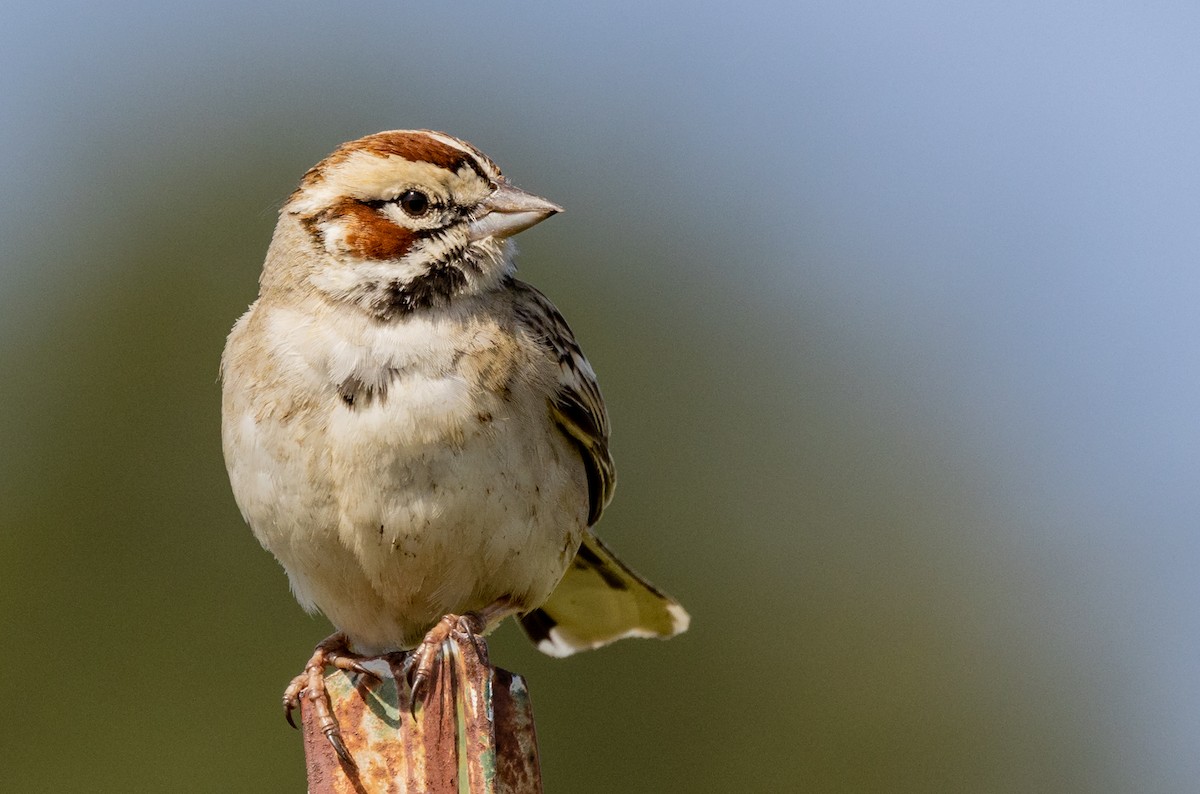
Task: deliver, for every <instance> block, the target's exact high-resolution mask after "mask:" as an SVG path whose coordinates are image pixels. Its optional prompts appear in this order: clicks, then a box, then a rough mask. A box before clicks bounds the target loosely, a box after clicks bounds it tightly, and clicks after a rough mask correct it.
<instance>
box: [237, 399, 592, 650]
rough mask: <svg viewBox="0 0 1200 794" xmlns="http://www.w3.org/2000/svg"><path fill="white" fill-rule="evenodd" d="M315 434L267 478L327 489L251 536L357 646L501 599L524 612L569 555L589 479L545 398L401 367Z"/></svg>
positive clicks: (582, 520) (417, 635)
mask: <svg viewBox="0 0 1200 794" xmlns="http://www.w3.org/2000/svg"><path fill="white" fill-rule="evenodd" d="M523 397H525V398H524V399H523ZM323 435H324V439H323V441H324V443H323V444H321V447H322V448H323V449H324V450H325V454H324V456H323V458H322V459H320V460H316V461H315V465H314V461H313V459H311V458H309V459H308V461H307V462H306V463H303V464H301V465H293V466H290V467H289V466H283V467H281V468H280V470H278V471H277V472H276V477H275V479H276V483H277V485H278V487H279V489H280V491H281V492H284V493H294V492H297V491H303V490H304V488H305V487H306V484H307V483H315V484H316V485H317V487H316V488H315V491H316V492H317V493H324V494H326V495H327V498H326V499H325V500H324V502H322V503H312V504H310V505H309V506H308V507H306V508H301V509H299V510H297V511H295V515H292V516H285V517H284V519H285V520H290V521H292V522H294V524H293V526H292V527H291V528H290V529H289V531H286V532H283V533H280V537H278V538H276V539H277V540H279V541H280V542H279V543H271V542H268V540H265V539H264V538H263V535H262V533H260V540H263V542H264V544H265V545H268V547H269V548H270V549H271V551H273V552H274V553H275V554H276V556H277V557H278V558H279V559H280V561H281V562H282V563H283V565H284V567H285V568H286V569H287V571H288V574H289V577H290V579H291V581H292V586H293V589H294V590H295V591H296V594H297V596H298V597H299V598H300V600H301V601H302V602H308V603H310V604H313V605H315V606H317V607H318V608H320V609H321V611H323V612H324V613H325V614H326V615H327V616H328V617H329V619H330V620H331V621H332V622H333V623H334V625H335V626H337V627H338V628H339V629H340V630H342V631H344V632H346V633H347V634H348V636H349V637H350V639H351V642H352V643H353V644H354V646H355V648H356V649H357V650H360V651H363V652H380V651H384V650H392V649H397V648H409V647H413V646H414V645H415V644H416V643H418V642H419V641H420V639H421V637H422V636H423V635H424V632H425V631H426V630H428V629H429V628H430V627H431V626H432V625H433V624H434V623H435V622H436V621H437V620H438V619H440V618H441V616H442V615H444V614H447V613H451V612H453V613H461V612H464V611H468V610H472V609H479V608H482V607H484V606H486V605H488V604H490V603H491V602H493V601H495V600H497V599H498V598H501V597H509V598H511V599H513V600H514V602H515V603H516V604H518V605H521V606H523V607H525V608H533V607H534V606H537V605H539V604H540V603H541V602H542V601H544V600H545V599H546V598H547V597H548V596H549V594H550V591H551V590H552V589H553V588H554V586H555V584H557V582H558V580H559V578H561V576H562V573H563V571H564V570H565V569H566V566H567V565H568V564H569V562H570V560H571V558H572V557H573V555H574V553H575V549H576V547H577V546H578V543H579V540H580V538H581V535H582V532H583V528H584V526H585V524H586V506H587V484H586V481H585V475H584V471H583V467H582V465H581V463H580V460H579V457H578V453H577V452H576V450H575V449H574V448H573V447H572V446H571V444H570V442H568V441H567V440H566V438H565V437H564V436H562V435H561V433H559V431H558V430H557V429H556V428H554V427H553V426H551V425H550V423H549V421H548V419H547V415H546V407H545V401H544V397H542V398H537V397H536V396H535V395H532V394H530V395H528V396H523V395H521V394H520V393H512V392H505V393H503V394H480V393H479V392H478V391H472V390H471V387H470V386H469V385H468V384H467V383H466V382H464V381H463V380H461V379H459V378H454V377H444V378H430V377H425V376H410V377H407V378H401V379H397V380H396V381H395V382H394V383H393V384H392V385H391V386H390V387H389V389H388V390H387V391H386V393H381V394H378V395H375V396H374V397H373V398H372V399H369V400H367V399H359V400H356V401H355V402H354V404H347V403H346V402H342V403H340V404H339V405H338V406H337V407H336V408H334V409H333V410H332V412H331V413H330V414H329V416H328V420H327V422H325V423H324V433H323ZM314 442H315V439H314ZM291 459H292V460H293V461H297V462H298V461H299V458H298V457H297V456H292V458H291Z"/></svg>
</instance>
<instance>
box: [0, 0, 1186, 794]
mask: <svg viewBox="0 0 1200 794" xmlns="http://www.w3.org/2000/svg"><path fill="white" fill-rule="evenodd" d="M6 18H7V21H6V25H5V30H4V31H3V32H0V64H2V65H3V67H4V73H5V74H6V75H7V78H6V80H5V81H4V82H3V85H0V100H2V101H3V107H4V108H5V110H4V112H3V114H2V116H0V143H3V144H4V146H5V151H6V152H7V153H8V155H7V156H6V157H4V162H3V167H2V169H0V172H2V173H3V180H4V181H3V192H2V195H3V197H2V198H0V204H2V208H3V212H2V213H0V230H2V231H3V239H4V241H5V253H4V256H3V259H2V268H3V269H2V271H0V334H2V338H0V373H3V374H2V376H0V399H2V400H3V402H2V403H0V405H2V408H0V452H2V453H3V454H2V456H0V637H2V638H3V642H4V646H5V647H6V649H7V651H8V652H7V654H6V656H7V669H8V673H9V674H8V678H7V687H6V695H7V696H6V697H5V698H4V701H5V703H6V708H7V710H8V714H7V716H6V717H5V718H4V719H3V720H0V789H3V790H5V791H300V790H303V786H304V774H303V770H304V767H303V761H302V754H301V743H300V738H299V735H298V734H296V733H294V732H292V731H291V730H290V729H288V728H287V726H286V725H285V724H284V722H283V719H282V716H281V714H280V709H279V694H280V692H281V690H282V687H283V686H284V684H285V683H286V682H287V681H288V679H289V678H290V676H291V675H293V674H294V673H296V672H297V671H298V669H299V666H300V665H301V664H302V662H303V660H304V659H305V658H306V657H307V655H308V654H309V652H310V651H311V649H312V646H313V644H314V643H315V642H316V641H317V640H318V639H320V638H321V637H323V636H324V635H325V634H326V633H327V631H328V626H327V625H326V624H325V623H324V622H323V621H322V620H320V619H311V618H308V617H306V616H305V615H304V614H303V613H302V612H301V611H300V609H299V608H298V607H297V606H296V605H295V603H294V602H293V600H292V598H291V596H290V594H289V592H288V586H287V582H286V579H285V576H284V575H283V573H282V571H281V570H280V569H279V567H278V566H277V565H276V564H275V562H274V561H273V560H272V559H271V557H270V555H269V554H267V553H266V552H264V551H263V550H261V549H260V548H259V547H258V545H257V544H256V543H255V541H254V539H253V538H252V536H251V534H250V532H249V530H248V529H246V528H245V527H244V526H243V524H242V521H241V518H240V516H239V514H238V511H237V509H236V507H235V505H234V503H233V500H232V497H231V495H230V492H229V487H228V483H227V481H226V477H225V471H224V466H223V463H222V460H221V453H220V445H219V437H218V425H219V386H218V384H217V380H216V374H217V361H218V358H219V356H220V352H221V349H222V346H223V343H224V337H225V334H226V333H227V332H228V329H229V327H230V326H231V324H232V323H233V321H234V319H235V318H236V317H237V316H238V315H239V314H240V313H241V312H242V311H243V310H244V309H245V307H246V305H247V304H248V303H249V302H250V301H251V300H252V299H253V297H254V295H255V290H256V278H257V275H258V270H259V266H260V263H261V260H262V256H263V253H264V251H265V249H266V246H267V242H268V240H269V236H270V233H271V230H272V228H273V226H274V216H275V212H276V209H277V208H278V206H279V204H280V202H281V200H282V199H283V198H284V197H285V196H286V195H287V194H288V192H289V191H290V190H291V189H292V188H293V187H294V185H295V183H296V182H297V180H298V179H299V177H300V175H301V174H302V173H303V172H304V170H305V169H306V168H308V167H309V166H310V165H311V164H313V163H314V162H316V161H317V160H318V159H320V158H321V157H322V156H324V155H325V154H326V153H327V152H328V151H329V150H331V149H332V148H333V147H334V146H336V145H337V144H338V143H340V142H341V141H343V140H347V139H350V138H354V137H358V136H360V135H363V134H367V133H370V132H375V131H378V130H382V129H391V128H399V127H433V128H439V129H444V130H446V131H448V132H450V133H452V134H454V135H458V136H460V137H463V138H466V139H467V140H470V141H471V142H473V143H474V144H476V145H477V146H479V147H480V148H481V149H483V150H484V151H486V152H487V153H488V154H489V155H491V156H492V157H493V158H494V159H495V160H496V161H497V162H499V163H500V165H501V167H502V168H504V169H505V171H506V173H508V174H509V176H510V177H511V178H512V179H513V180H514V181H515V182H516V183H517V184H519V185H521V186H523V187H525V188H527V189H530V190H533V191H535V192H537V193H539V194H541V195H545V196H547V197H549V198H551V199H553V200H554V201H556V202H559V203H561V204H562V205H564V206H565V207H567V210H568V211H567V212H566V213H565V214H564V215H562V216H559V217H556V218H554V219H553V220H552V221H551V222H550V223H546V224H544V225H542V226H539V227H538V228H537V229H535V230H533V231H531V232H529V233H527V234H525V235H522V237H521V240H520V243H521V246H522V254H521V257H520V259H519V264H520V266H521V271H522V274H523V276H524V277H525V278H526V279H528V280H530V281H532V282H533V283H535V284H537V285H538V286H539V287H540V288H541V289H543V290H544V291H545V292H546V293H547V294H549V295H550V296H551V297H552V298H553V299H554V300H555V302H556V303H557V304H558V305H559V307H560V308H561V309H562V310H563V312H564V314H565V315H566V316H567V317H568V319H569V320H570V321H571V323H572V325H573V327H574V329H575V331H576V333H577V335H578V337H579V339H580V340H581V342H582V344H583V346H584V348H585V350H586V351H587V353H588V355H589V357H590V359H591V361H592V362H593V364H594V365H595V367H596V369H597V371H598V372H599V373H600V376H601V382H602V385H603V387H604V391H605V394H606V397H607V399H608V402H609V408H610V413H611V417H612V422H613V426H614V442H613V443H614V451H615V455H616V458H617V462H618V468H619V470H620V474H621V482H620V487H619V488H618V492H617V498H616V501H615V503H614V504H613V506H612V507H611V509H610V510H609V511H608V512H607V513H606V514H605V518H604V521H603V522H602V523H601V525H600V527H599V530H600V534H601V535H602V536H603V537H604V538H605V539H606V541H607V542H608V543H609V544H610V545H612V546H613V547H614V548H616V549H617V550H619V551H620V552H621V554H622V556H623V557H624V558H625V559H627V560H628V561H629V562H630V563H631V564H632V565H633V566H634V567H635V568H637V569H638V570H640V571H642V572H643V573H645V574H647V575H648V576H649V578H651V579H652V580H653V581H655V582H656V583H657V584H659V585H660V586H662V587H663V588H665V589H667V590H668V591H670V592H672V593H673V594H675V595H676V596H678V597H679V598H680V600H681V601H683V603H684V604H685V605H686V606H687V607H688V609H689V610H690V612H691V614H692V616H693V622H692V629H691V631H689V632H688V633H687V634H686V635H684V636H682V637H680V638H678V639H676V640H672V641H671V642H667V643H657V642H641V641H629V642H625V643H620V644H618V645H617V646H614V647H611V648H609V649H605V650H603V651H599V652H596V653H591V654H584V655H581V656H578V657H574V658H571V659H567V660H552V659H549V658H547V657H543V656H541V655H540V654H538V653H537V652H536V651H534V650H533V649H531V648H530V647H528V646H527V645H526V644H525V642H524V640H523V638H522V637H521V636H520V634H519V632H517V631H516V630H515V629H514V628H513V627H506V628H504V629H503V630H501V631H500V632H499V633H498V634H497V635H496V636H495V639H494V641H493V643H492V655H493V659H494V660H495V661H496V662H497V663H499V664H501V665H503V666H505V667H507V668H509V669H512V670H516V671H518V672H521V673H523V674H524V675H525V676H526V678H527V679H528V681H529V682H530V686H531V689H532V692H533V697H534V701H535V705H536V709H537V717H538V735H539V738H540V742H541V750H542V761H543V771H544V777H545V782H546V788H547V791H549V792H590V791H595V792H609V791H668V790H671V791H688V792H692V791H695V792H705V791H711V792H725V791H822V792H824V791H829V792H853V791H864V792H876V791H889V792H891V791H894V792H929V791H955V792H959V791H962V792H1029V791H1052V792H1105V791H1111V792H1127V791H1139V792H1148V791H1163V792H1166V791H1185V790H1189V789H1190V788H1191V787H1192V786H1193V785H1194V781H1195V779H1196V778H1197V775H1200V762H1198V761H1197V758H1200V754H1197V753H1196V747H1197V745H1198V744H1200V718H1198V716H1197V715H1198V714H1200V689H1198V686H1200V685H1198V684H1197V681H1200V662H1198V661H1197V660H1198V659H1200V647H1198V641H1197V637H1198V636H1200V621H1198V618H1197V610H1196V602H1197V596H1198V595H1200V586H1198V584H1197V577H1196V575H1195V574H1196V567H1197V566H1196V559H1197V557H1198V556H1200V554H1198V546H1197V540H1196V532H1195V530H1196V528H1197V527H1196V515H1197V514H1198V513H1200V505H1198V504H1197V495H1196V491H1197V489H1196V488H1195V485H1196V462H1197V461H1196V457H1197V449H1200V443H1198V441H1200V428H1198V426H1197V421H1196V418H1195V405H1196V400H1197V397H1198V396H1200V378H1198V372H1197V365H1196V354H1195V344H1194V340H1195V339H1196V338H1197V333H1198V332H1200V328H1198V325H1200V323H1198V320H1197V316H1196V313H1195V306H1196V305H1197V303H1198V301H1197V298H1198V297H1200V283H1198V281H1200V279H1198V277H1197V272H1196V264H1197V261H1198V258H1197V252H1198V251H1200V242H1198V233H1197V224H1196V217H1197V215H1196V211H1197V209H1198V206H1197V205H1198V201H1197V193H1196V185H1197V184H1200V178H1198V177H1200V146H1198V145H1197V143H1196V141H1197V136H1196V133H1195V131H1196V129H1197V127H1198V124H1197V122H1198V121H1200V112H1198V100H1197V96H1198V95H1197V92H1196V91H1195V86H1196V85H1197V78H1198V77H1200V55H1198V50H1197V49H1196V48H1195V47H1194V43H1195V41H1196V40H1197V39H1198V36H1197V34H1200V18H1198V15H1197V11H1196V9H1195V8H1194V7H1192V6H1190V5H1187V4H1165V3H1164V4H1154V3H1151V4H1149V5H1146V6H1144V7H1139V10H1137V11H1136V12H1135V11H1133V10H1131V9H1128V8H1122V7H1120V6H1117V5H1110V6H1105V7H1103V8H1101V7H1096V6H1094V4H1085V3H1070V2H1068V3H1063V4H1057V5H1055V6H1054V7H1053V9H1051V10H1047V9H1043V8H1041V6H1039V5H1037V4H1025V5H1021V4H1018V5H1013V4H1011V3H999V2H995V3H980V4H970V6H968V7H962V6H961V5H960V4H955V3H917V4H908V5H906V6H904V7H903V8H899V7H893V6H892V5H891V4H885V3H881V2H869V1H864V2H858V3H836V4H835V3H828V4H821V3H798V4H792V3H788V4H784V3H778V4H771V3H750V4H743V5H742V6H740V7H739V10H733V8H732V6H729V5H728V4H705V3H700V4H695V3H689V4H684V3H663V4H658V5H653V6H648V5H643V4H638V3H631V2H630V3H599V4H589V5H587V6H578V7H576V8H574V9H572V10H554V9H551V8H550V7H548V6H544V5H540V4H532V3H508V4H505V5H504V6H499V5H488V4H482V3H472V2H464V3H457V4H453V5H444V4H419V3H412V2H409V3H379V2H368V3H361V4H355V5H353V6H338V5H335V4H328V3H324V4H322V3H294V4H286V5H285V4H273V3H257V2H251V3H233V2H224V1H221V0H219V1H218V2H213V3H207V4H187V3H184V4H174V5H171V6H169V7H167V6H160V5H156V4H147V3H128V4H123V5H122V6H120V8H119V9H118V8H108V7H106V4H87V5H85V4H82V3H53V2H52V3H47V4H43V5H40V6H38V7H36V8H34V7H23V8H21V9H20V10H16V9H10V12H9V14H7V15H6Z"/></svg>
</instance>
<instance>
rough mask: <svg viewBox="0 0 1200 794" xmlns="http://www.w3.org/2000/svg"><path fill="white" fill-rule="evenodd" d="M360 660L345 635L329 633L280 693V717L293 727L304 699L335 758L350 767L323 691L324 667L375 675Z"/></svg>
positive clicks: (348, 758)
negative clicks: (335, 754)
mask: <svg viewBox="0 0 1200 794" xmlns="http://www.w3.org/2000/svg"><path fill="white" fill-rule="evenodd" d="M362 658H363V657H361V656H358V655H356V654H354V653H351V652H350V645H349V640H348V639H347V638H346V635H345V634H343V633H341V632H340V631H339V632H337V633H336V634H330V635H329V636H328V637H326V638H325V639H323V640H321V642H320V643H318V644H317V647H316V650H314V651H313V655H312V658H311V659H309V660H308V664H306V665H304V672H303V673H301V674H300V675H298V676H296V677H295V678H293V679H292V683H290V684H288V687H287V689H285V690H284V691H283V714H284V716H285V717H287V721H288V724H289V725H291V726H292V727H293V728H295V727H296V723H295V722H294V721H293V720H292V710H293V709H296V708H299V707H300V698H301V696H303V697H304V699H305V700H307V701H308V705H309V706H310V707H311V708H312V709H313V713H314V714H315V715H316V718H317V726H318V727H319V728H320V729H321V733H323V734H325V738H326V739H328V740H329V743H330V744H331V745H333V749H334V750H335V751H336V752H337V754H338V758H341V759H342V760H343V761H345V762H346V763H347V764H350V765H351V766H354V759H353V757H352V756H351V755H350V751H349V750H347V749H346V743H345V742H343V741H342V731H341V728H339V727H338V722H337V718H336V717H334V716H333V710H332V709H331V708H330V703H329V695H328V694H326V692H325V668H326V667H327V666H333V667H336V668H337V669H339V670H346V671H348V672H354V673H362V674H363V675H374V673H372V672H371V671H370V670H368V669H367V668H366V667H363V666H362V664H361V660H362Z"/></svg>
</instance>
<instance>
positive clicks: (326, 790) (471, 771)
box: [300, 635, 542, 794]
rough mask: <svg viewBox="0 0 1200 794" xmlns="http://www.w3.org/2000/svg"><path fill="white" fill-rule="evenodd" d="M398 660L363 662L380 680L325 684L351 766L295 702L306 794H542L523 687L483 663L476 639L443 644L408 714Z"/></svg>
mask: <svg viewBox="0 0 1200 794" xmlns="http://www.w3.org/2000/svg"><path fill="white" fill-rule="evenodd" d="M403 663H404V654H400V653H396V654H389V655H387V656H382V657H379V658H378V659H372V660H369V661H366V662H364V665H365V666H366V667H367V668H368V669H370V670H371V671H372V672H376V673H377V674H378V677H371V676H365V675H358V674H354V673H349V674H348V673H344V672H341V671H335V672H332V673H330V674H329V675H327V676H326V678H325V686H326V688H327V690H328V692H329V699H330V702H331V704H332V706H333V712H334V714H335V715H336V716H337V719H338V724H339V725H340V726H341V729H342V737H343V739H344V740H345V742H346V747H347V749H348V750H349V751H350V754H351V755H352V756H353V757H354V761H355V765H354V766H353V767H351V766H349V765H348V764H345V763H342V762H341V760H340V759H339V758H338V756H337V754H336V753H335V752H334V751H333V748H332V747H331V746H330V744H329V742H328V741H326V739H325V736H324V735H323V734H322V733H321V731H320V730H319V729H318V728H317V726H316V724H315V720H314V716H313V713H312V710H311V709H305V708H304V705H305V700H304V698H301V699H300V702H301V709H302V716H303V722H304V724H303V729H304V756H305V760H306V763H307V766H308V790H309V794H344V793H351V794H375V792H388V794H400V793H401V792H404V793H406V794H416V793H417V792H428V794H451V793H453V794H460V793H461V794H466V793H467V792H470V794H529V793H532V794H540V792H541V790H542V781H541V771H540V769H539V767H538V753H537V735H536V734H535V732H534V726H533V706H532V705H531V703H530V701H529V690H527V689H526V688H525V681H524V679H522V678H521V677H520V676H518V675H513V674H512V673H509V672H507V671H504V670H498V669H496V668H494V667H492V666H491V664H490V663H489V662H488V656H487V645H486V644H485V643H484V641H483V640H482V639H481V638H470V637H465V636H461V635H460V636H452V637H451V638H450V639H448V640H446V642H445V643H443V644H442V649H441V653H440V654H439V658H438V664H437V665H436V666H435V668H434V672H433V676H432V677H431V678H430V681H429V688H428V690H427V691H426V693H425V697H424V704H423V705H422V706H421V707H419V708H418V709H417V713H416V715H415V716H414V715H413V714H412V713H411V711H410V701H409V692H408V687H407V686H406V685H405V684H404V673H403Z"/></svg>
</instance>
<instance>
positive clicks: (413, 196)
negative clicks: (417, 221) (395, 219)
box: [396, 190, 429, 218]
mask: <svg viewBox="0 0 1200 794" xmlns="http://www.w3.org/2000/svg"><path fill="white" fill-rule="evenodd" d="M396 203H398V204H399V205H400V209H402V210H404V212H405V213H406V214H407V215H408V216H409V217H412V218H420V217H421V216H422V215H424V214H425V213H427V212H429V196H426V195H425V194H424V193H422V192H421V191H419V190H406V191H404V192H403V193H401V194H400V197H399V198H398V199H396Z"/></svg>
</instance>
